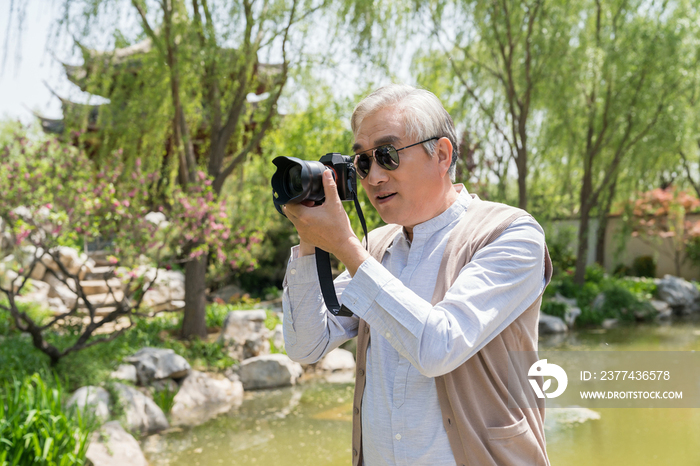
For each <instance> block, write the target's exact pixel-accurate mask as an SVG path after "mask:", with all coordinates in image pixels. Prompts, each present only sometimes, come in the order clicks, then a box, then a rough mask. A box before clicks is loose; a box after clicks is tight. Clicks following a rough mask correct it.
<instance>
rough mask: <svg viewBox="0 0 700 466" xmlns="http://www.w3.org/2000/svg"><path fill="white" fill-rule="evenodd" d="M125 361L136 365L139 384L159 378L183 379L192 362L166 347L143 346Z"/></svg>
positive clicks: (148, 382) (146, 383)
mask: <svg viewBox="0 0 700 466" xmlns="http://www.w3.org/2000/svg"><path fill="white" fill-rule="evenodd" d="M124 361H125V362H130V363H131V364H133V365H134V366H136V374H137V377H138V381H139V384H140V385H144V386H145V385H150V384H151V382H153V381H154V380H159V379H165V378H171V379H181V378H182V377H185V376H186V375H187V374H188V373H189V371H190V364H189V363H188V362H187V361H186V360H185V358H183V357H182V356H180V355H179V354H176V353H175V351H173V350H171V349H166V348H151V347H146V348H141V349H140V350H139V351H138V352H137V353H136V354H134V355H133V356H129V357H127V358H124Z"/></svg>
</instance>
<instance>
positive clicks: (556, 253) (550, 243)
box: [545, 225, 576, 275]
mask: <svg viewBox="0 0 700 466" xmlns="http://www.w3.org/2000/svg"><path fill="white" fill-rule="evenodd" d="M575 235H576V231H575V229H574V228H573V227H560V228H556V229H554V228H553V225H552V226H550V227H549V228H545V238H546V239H547V248H548V249H549V257H550V258H551V259H552V267H553V269H554V271H553V274H554V275H558V274H560V273H564V272H566V271H567V270H570V269H572V268H573V267H574V266H575V265H576V256H575V255H574V253H573V251H572V250H571V245H572V244H575Z"/></svg>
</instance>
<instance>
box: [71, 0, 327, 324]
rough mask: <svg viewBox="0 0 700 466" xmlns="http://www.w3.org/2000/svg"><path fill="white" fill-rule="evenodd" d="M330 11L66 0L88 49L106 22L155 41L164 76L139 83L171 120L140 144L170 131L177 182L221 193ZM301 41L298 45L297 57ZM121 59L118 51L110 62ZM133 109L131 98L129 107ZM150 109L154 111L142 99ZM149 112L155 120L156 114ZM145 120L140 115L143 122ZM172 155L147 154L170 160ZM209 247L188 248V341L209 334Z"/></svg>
mask: <svg viewBox="0 0 700 466" xmlns="http://www.w3.org/2000/svg"><path fill="white" fill-rule="evenodd" d="M324 6H325V2H324V1H323V0H320V1H313V0H308V1H306V0H263V1H260V0H240V1H234V2H226V1H217V0H189V1H185V0H129V1H120V0H101V1H98V0H64V11H65V12H66V13H65V17H64V18H63V20H62V24H63V25H64V26H65V27H66V30H67V31H68V32H69V33H70V34H72V35H74V36H76V37H77V38H78V40H79V42H81V43H82V42H86V41H89V40H90V39H91V38H94V37H99V36H101V35H103V34H104V32H103V31H104V29H103V28H104V24H105V23H109V24H111V26H112V28H113V30H114V32H113V34H114V36H115V37H116V38H117V39H122V38H123V37H126V36H130V37H133V38H134V42H135V41H136V40H137V39H138V40H140V41H143V40H146V41H147V42H148V43H149V48H148V53H147V55H145V56H144V60H147V59H148V57H152V58H153V59H152V60H150V61H148V64H149V66H148V67H147V69H149V70H152V72H153V75H152V76H153V77H155V78H156V79H140V80H138V81H139V82H138V85H139V86H140V89H141V90H142V92H144V93H148V94H149V95H151V96H152V97H151V100H152V101H153V103H154V105H161V104H162V105H163V107H162V108H163V109H164V113H163V114H164V115H165V116H166V118H165V121H166V122H167V123H166V126H165V127H163V126H161V127H160V128H149V127H145V128H137V130H136V132H137V133H138V132H139V130H140V131H141V133H139V134H137V137H136V139H139V138H141V137H142V135H143V134H147V133H148V132H149V131H151V130H158V131H161V132H162V133H163V134H164V135H165V137H167V145H168V147H169V151H170V153H171V154H172V156H173V157H172V158H173V161H172V163H173V165H172V166H173V173H174V175H173V178H174V179H175V180H176V182H177V183H179V184H180V185H182V186H192V185H197V184H203V183H211V184H212V187H213V189H214V192H215V193H216V195H219V194H220V193H221V190H222V187H223V186H224V183H225V182H226V180H227V179H228V178H229V177H231V175H232V174H234V173H235V171H236V168H237V167H238V166H240V165H241V164H242V163H244V162H245V160H246V159H247V158H248V157H250V156H252V155H255V154H258V153H259V152H260V150H259V148H260V144H261V142H262V141H263V139H264V138H265V136H266V134H267V133H268V131H269V130H270V128H271V127H272V126H273V124H274V121H275V118H276V116H277V113H278V104H279V101H280V97H281V96H282V93H283V90H284V89H285V86H286V84H287V82H288V79H289V75H290V67H292V66H294V64H295V62H296V61H297V60H299V59H300V57H301V54H300V44H299V41H300V40H304V37H305V29H304V28H303V27H302V25H307V26H308V24H310V21H311V20H312V19H313V14H314V13H315V12H317V11H318V10H320V9H322V8H323V7H324ZM110 19H111V23H110ZM130 19H135V20H136V21H133V20H130ZM124 22H126V23H128V24H129V25H130V26H129V27H128V28H126V30H127V32H128V34H127V33H123V32H122V31H123V29H124V26H123V24H124ZM120 24H121V25H122V29H119V27H118V26H119V25H120ZM292 43H296V46H295V47H294V50H293V51H292V48H293V47H292ZM111 58H114V54H112V56H111V57H109V56H106V57H105V59H106V60H109V59H111ZM264 61H267V63H264ZM270 62H274V63H276V64H275V65H270V64H269V63H270ZM255 95H257V96H258V97H254V98H251V96H255ZM129 104H130V101H125V103H124V105H123V106H122V107H125V106H128V105H129ZM142 105H148V104H147V103H146V102H143V100H142ZM132 110H133V111H135V112H138V110H139V109H138V108H136V109H133V108H132ZM113 111H114V112H118V111H120V109H119V108H114V109H113ZM142 111H143V112H144V113H148V108H144V109H143V110H142ZM136 115H138V113H136ZM131 120H132V121H131V124H132V127H133V123H134V121H133V120H134V119H133V118H132V119H131ZM138 121H139V120H138V117H136V119H135V122H136V124H137V125H138ZM164 151H165V148H163V149H162V150H160V151H158V152H157V153H153V154H143V155H151V156H153V157H155V158H157V159H162V157H163V152H164ZM143 155H142V156H143ZM200 171H203V172H204V173H206V178H205V179H202V177H200V176H198V172H200ZM202 250H204V251H205V252H206V250H207V245H206V244H197V243H191V244H189V245H188V247H187V248H185V250H184V251H183V252H184V253H185V254H186V255H187V257H188V259H189V260H187V262H186V263H185V311H184V314H185V315H184V320H183V327H182V336H183V337H192V336H199V337H201V338H204V337H206V335H207V329H206V321H205V316H206V309H205V306H206V300H205V298H206V295H205V291H206V288H205V276H206V273H207V265H208V260H209V259H208V254H206V253H205V254H201V251H202ZM197 253H199V254H197Z"/></svg>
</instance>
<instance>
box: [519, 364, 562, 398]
mask: <svg viewBox="0 0 700 466" xmlns="http://www.w3.org/2000/svg"><path fill="white" fill-rule="evenodd" d="M527 375H528V377H536V376H540V377H545V379H544V383H543V384H542V388H540V386H539V385H537V381H536V380H534V379H528V381H529V382H530V385H532V389H533V390H534V391H535V395H537V398H544V397H545V395H547V398H556V397H558V396H559V395H561V394H562V393H564V390H566V385H567V384H568V383H569V378H568V377H567V376H566V372H565V371H564V369H562V368H561V367H559V366H557V365H556V364H549V363H548V362H547V360H546V359H540V360H539V361H537V362H536V363H534V364H533V365H532V366H530V370H529V371H528V372H527ZM546 377H554V378H555V379H556V380H557V389H556V390H554V391H553V392H552V393H547V390H548V389H549V387H550V386H551V385H552V379H551V378H546Z"/></svg>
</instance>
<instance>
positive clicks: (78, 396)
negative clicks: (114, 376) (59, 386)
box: [66, 385, 109, 422]
mask: <svg viewBox="0 0 700 466" xmlns="http://www.w3.org/2000/svg"><path fill="white" fill-rule="evenodd" d="M73 406H75V407H77V408H78V409H79V410H80V411H81V412H82V413H86V412H92V413H94V414H95V416H96V417H97V418H98V419H100V420H101V421H102V422H104V421H106V420H108V419H109V392H107V390H105V389H104V388H102V387H94V386H92V385H88V386H86V387H81V388H79V389H77V390H76V391H75V392H74V393H73V395H71V397H70V398H69V399H68V401H67V402H66V407H67V408H71V407H73Z"/></svg>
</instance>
